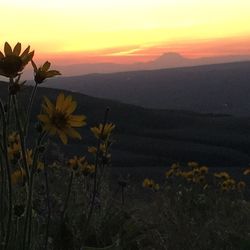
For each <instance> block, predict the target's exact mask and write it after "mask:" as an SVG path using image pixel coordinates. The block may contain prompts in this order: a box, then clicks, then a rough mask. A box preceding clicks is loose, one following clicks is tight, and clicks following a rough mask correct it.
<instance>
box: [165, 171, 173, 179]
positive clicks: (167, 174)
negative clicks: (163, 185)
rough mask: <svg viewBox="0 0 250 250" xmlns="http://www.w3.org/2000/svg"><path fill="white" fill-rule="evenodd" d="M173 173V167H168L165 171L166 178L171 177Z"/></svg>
mask: <svg viewBox="0 0 250 250" xmlns="http://www.w3.org/2000/svg"><path fill="white" fill-rule="evenodd" d="M173 174H174V169H169V170H168V171H167V172H166V173H165V176H166V178H169V177H171V176H172V175H173Z"/></svg>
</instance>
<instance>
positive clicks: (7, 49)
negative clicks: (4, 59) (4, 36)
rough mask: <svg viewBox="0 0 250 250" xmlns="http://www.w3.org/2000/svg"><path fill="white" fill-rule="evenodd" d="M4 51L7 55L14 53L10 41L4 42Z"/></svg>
mask: <svg viewBox="0 0 250 250" xmlns="http://www.w3.org/2000/svg"><path fill="white" fill-rule="evenodd" d="M4 53H5V56H9V55H12V49H11V47H10V45H9V44H8V42H5V44H4Z"/></svg>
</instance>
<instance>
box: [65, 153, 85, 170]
mask: <svg viewBox="0 0 250 250" xmlns="http://www.w3.org/2000/svg"><path fill="white" fill-rule="evenodd" d="M85 160H86V159H85V157H77V156H74V157H73V158H72V159H69V162H68V164H69V167H70V168H72V169H73V170H76V169H78V168H80V167H82V166H83V164H84V162H85Z"/></svg>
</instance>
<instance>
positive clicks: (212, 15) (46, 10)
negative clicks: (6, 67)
mask: <svg viewBox="0 0 250 250" xmlns="http://www.w3.org/2000/svg"><path fill="white" fill-rule="evenodd" d="M0 9H1V15H0V23H1V24H2V25H1V30H0V44H2V45H3V44H4V42H5V41H9V42H10V43H11V44H15V43H16V42H17V41H20V42H22V43H23V44H24V46H25V45H28V44H30V45H31V47H32V48H34V49H35V50H36V59H37V60H46V59H49V60H50V61H52V62H54V63H57V64H72V63H82V62H104V61H109V62H117V63H131V62H136V61H148V60H152V59H154V58H156V57H157V56H159V55H161V54H162V53H165V52H179V53H181V54H183V55H184V56H187V57H200V56H215V55H218V56H219V55H238V54H239V55H242V54H243V55H245V54H250V26H249V25H248V24H249V23H250V15H249V11H250V1H249V0H237V1H236V0H220V1H218V0H202V1H201V0H199V1H198V0H126V1H124V0H91V1H84V0H43V1H40V0H1V1H0ZM3 24H5V25H3ZM1 47H2V46H1Z"/></svg>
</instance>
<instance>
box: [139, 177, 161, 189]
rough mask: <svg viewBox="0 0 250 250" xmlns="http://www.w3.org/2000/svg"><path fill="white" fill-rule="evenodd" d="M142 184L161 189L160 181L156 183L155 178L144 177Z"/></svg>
mask: <svg viewBox="0 0 250 250" xmlns="http://www.w3.org/2000/svg"><path fill="white" fill-rule="evenodd" d="M142 186H143V187H144V188H149V189H151V190H153V191H158V190H159V189H160V185H159V184H158V183H156V182H155V181H154V180H152V179H148V178H146V179H144V181H143V183H142Z"/></svg>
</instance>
